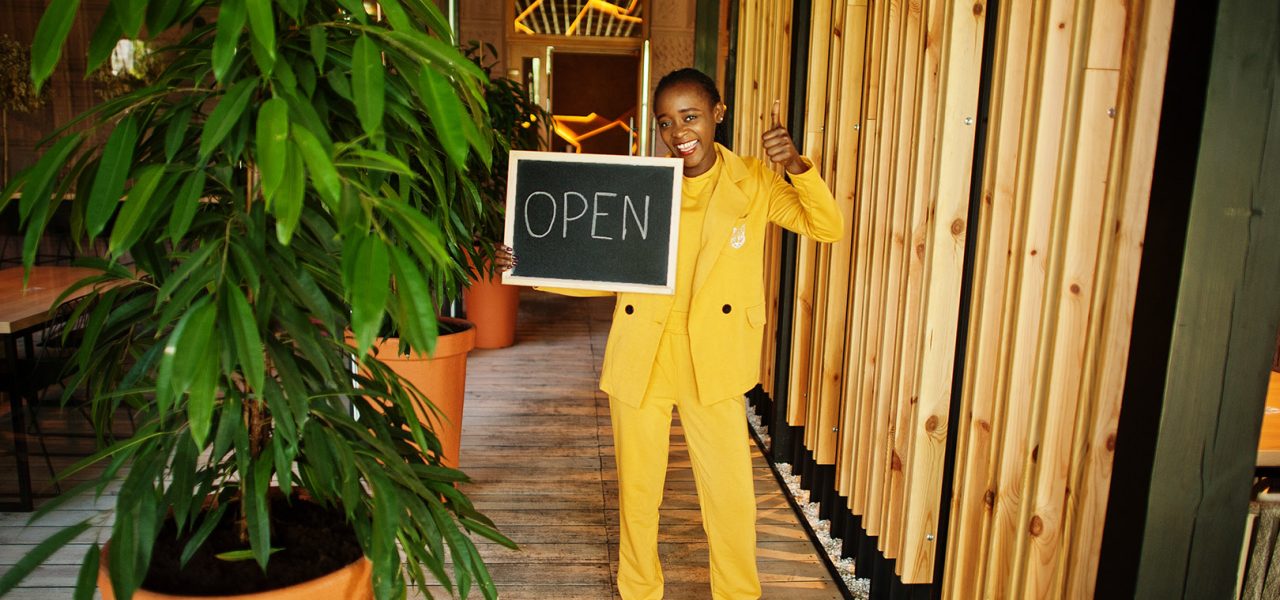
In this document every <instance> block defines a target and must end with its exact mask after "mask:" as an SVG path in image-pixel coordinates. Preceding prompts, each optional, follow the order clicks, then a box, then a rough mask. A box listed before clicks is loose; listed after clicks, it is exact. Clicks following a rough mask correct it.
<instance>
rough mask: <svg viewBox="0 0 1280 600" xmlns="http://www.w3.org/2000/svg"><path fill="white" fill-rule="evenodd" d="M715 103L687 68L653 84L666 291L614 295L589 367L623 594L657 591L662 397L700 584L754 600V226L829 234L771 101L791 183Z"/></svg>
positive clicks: (760, 247)
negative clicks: (616, 525)
mask: <svg viewBox="0 0 1280 600" xmlns="http://www.w3.org/2000/svg"><path fill="white" fill-rule="evenodd" d="M724 113H725V105H724V104H723V103H722V102H721V101H720V93H719V91H718V90H717V89H716V86H715V83H714V82H713V81H712V80H711V79H710V78H709V77H707V76H706V75H704V74H703V73H701V72H699V71H697V70H695V69H680V70H677V71H674V72H672V73H670V74H668V75H667V76H666V77H663V78H662V80H661V81H659V82H658V87H657V90H656V91H655V93H654V116H655V118H656V124H657V127H658V132H659V134H660V135H661V136H662V141H663V142H665V143H666V145H667V147H668V148H670V149H671V150H672V152H673V154H674V156H676V157H678V158H681V159H683V161H684V180H683V182H682V184H683V185H682V193H681V195H682V202H681V214H680V230H679V242H678V243H679V246H678V248H679V249H678V251H677V261H676V262H677V265H676V285H675V295H674V296H668V295H654V294H640V293H618V294H617V297H618V301H617V307H616V308H615V309H614V314H613V325H612V328H611V330H610V334H609V342H608V345H607V346H606V349H605V359H604V366H603V370H602V372H601V378H600V388H601V389H602V390H604V391H605V392H607V393H608V394H609V410H610V415H611V421H612V424H613V436H614V446H615V449H616V453H617V468H618V482H619V488H620V498H619V504H618V506H619V512H620V516H621V525H622V529H621V539H620V541H619V565H618V591H619V593H620V594H621V596H622V598H623V599H624V600H651V599H657V598H661V597H662V593H663V589H662V585H663V579H662V567H661V565H660V564H659V560H658V507H659V505H660V504H661V503H662V490H663V484H664V479H665V476H666V470H667V456H668V452H669V442H670V437H671V415H672V409H673V408H678V409H679V411H680V422H681V424H682V426H683V429H684V435H685V440H686V442H687V443H688V447H689V457H690V460H691V462H692V466H693V471H694V477H695V480H696V483H697V489H698V500H699V503H700V504H701V507H702V518H703V529H704V530H705V531H706V534H707V541H708V545H709V547H710V555H711V590H712V595H713V597H714V598H716V599H717V600H730V599H732V600H738V599H754V598H759V597H760V582H759V577H758V575H757V572H756V557H755V548H756V534H755V507H756V505H755V489H754V485H753V481H752V473H751V446H750V440H749V438H748V436H747V430H746V423H747V421H746V417H745V410H746V409H745V405H744V402H745V400H744V398H743V394H744V393H745V392H746V391H748V390H749V389H751V388H752V387H754V386H755V385H756V383H757V382H758V378H759V366H760V352H761V347H762V341H763V336H764V333H765V294H764V271H763V266H764V240H765V230H766V226H767V225H768V224H769V223H770V222H772V223H777V224H779V225H781V226H783V227H786V228H787V229H790V230H792V231H795V232H797V233H800V234H803V235H808V236H810V237H812V238H814V239H816V240H818V241H821V242H833V241H836V240H838V239H839V238H840V236H841V235H842V230H843V219H842V217H841V214H840V211H839V209H838V208H837V207H836V204H835V200H834V199H833V198H832V197H831V192H830V191H829V190H828V189H827V186H826V184H825V183H823V181H822V179H821V177H820V176H819V175H818V174H817V172H816V170H815V169H814V168H813V167H812V165H811V164H810V163H809V162H808V161H807V160H805V159H804V158H802V157H801V156H800V154H799V153H798V152H797V151H796V147H795V144H794V143H793V142H792V141H791V136H790V135H789V134H788V133H787V131H786V129H784V128H783V127H782V126H781V125H780V124H778V123H777V122H778V116H777V104H776V103H775V105H774V111H773V120H774V122H775V126H774V127H773V128H772V129H770V130H769V131H767V132H765V133H764V135H763V136H762V138H761V142H762V144H763V146H764V150H765V153H766V155H767V156H768V157H769V160H770V161H771V162H773V163H774V164H777V165H781V166H783V167H784V168H785V169H786V171H787V173H788V174H789V175H790V177H791V183H790V184H788V183H787V181H785V180H784V179H783V178H782V177H781V176H779V175H778V174H776V173H774V172H773V171H772V170H771V169H770V168H769V166H768V165H766V164H765V163H762V162H760V161H758V160H755V159H752V158H741V157H739V156H737V155H736V154H734V153H733V152H732V151H730V150H728V149H727V148H725V147H723V146H721V145H719V144H717V143H716V142H715V131H716V126H717V124H718V123H720V122H721V121H722V120H723V119H724ZM508 262H509V264H510V263H513V262H514V258H511V260H510V261H508ZM551 291H555V292H558V293H566V294H571V295H578V296H588V295H601V294H600V293H597V292H583V291H577V290H558V289H557V290H551Z"/></svg>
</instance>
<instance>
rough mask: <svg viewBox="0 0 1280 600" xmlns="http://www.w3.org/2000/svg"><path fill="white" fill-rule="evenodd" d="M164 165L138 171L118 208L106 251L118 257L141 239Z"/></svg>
mask: <svg viewBox="0 0 1280 600" xmlns="http://www.w3.org/2000/svg"><path fill="white" fill-rule="evenodd" d="M164 171H165V167H164V165H147V166H145V167H143V168H142V170H141V171H139V172H138V173H137V175H136V177H135V179H134V183H133V188H132V189H130V190H129V196H128V197H127V198H125V201H124V206H123V207H121V208H120V216H119V217H117V218H116V223H115V226H114V227H113V228H112V229H111V241H110V243H108V244H107V251H108V252H110V253H111V255H112V256H114V257H119V256H120V255H122V254H123V253H124V252H126V251H128V250H129V249H130V248H131V247H133V245H134V244H135V243H136V242H137V241H138V239H139V238H141V237H142V234H143V232H144V231H146V227H147V225H148V223H146V219H145V216H146V215H147V213H148V212H150V211H148V210H147V209H148V208H150V203H151V201H152V197H153V196H154V194H155V191H156V187H157V186H159V185H160V180H161V179H163V178H164Z"/></svg>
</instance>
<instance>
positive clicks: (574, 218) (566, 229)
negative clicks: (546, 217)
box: [561, 192, 588, 239]
mask: <svg viewBox="0 0 1280 600" xmlns="http://www.w3.org/2000/svg"><path fill="white" fill-rule="evenodd" d="M569 194H573V195H574V196H577V197H578V200H581V201H582V212H580V213H578V214H576V215H574V216H572V217H570V216H569ZM563 206H564V233H562V234H561V236H562V237H564V238H566V239H567V238H568V237H569V221H577V220H578V219H581V218H582V217H583V216H584V215H586V214H587V208H588V204H587V197H586V196H583V195H582V194H579V193H578V192H565V193H564V204H563Z"/></svg>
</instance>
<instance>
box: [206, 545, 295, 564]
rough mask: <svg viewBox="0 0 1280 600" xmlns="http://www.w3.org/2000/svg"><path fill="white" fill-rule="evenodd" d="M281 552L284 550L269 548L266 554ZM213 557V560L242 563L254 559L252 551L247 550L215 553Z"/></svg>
mask: <svg viewBox="0 0 1280 600" xmlns="http://www.w3.org/2000/svg"><path fill="white" fill-rule="evenodd" d="M282 550H284V548H271V549H270V550H269V551H268V552H267V554H275V553H277V552H280V551H282ZM213 557H214V558H216V559H218V560H225V561H227V562H242V561H246V560H253V558H254V556H253V549H248V550H228V551H226V552H219V553H217V554H214V555H213Z"/></svg>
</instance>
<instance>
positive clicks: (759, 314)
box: [747, 304, 767, 327]
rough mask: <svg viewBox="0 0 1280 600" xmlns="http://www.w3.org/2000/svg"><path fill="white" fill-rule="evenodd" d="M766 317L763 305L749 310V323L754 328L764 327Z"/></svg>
mask: <svg viewBox="0 0 1280 600" xmlns="http://www.w3.org/2000/svg"><path fill="white" fill-rule="evenodd" d="M766 317H767V315H765V310H764V305H763V304H757V305H755V306H752V307H750V308H748V309H747V323H749V324H750V325H751V326H752V327H764V322H765V319H766Z"/></svg>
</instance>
